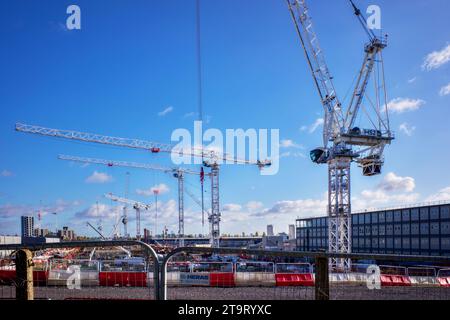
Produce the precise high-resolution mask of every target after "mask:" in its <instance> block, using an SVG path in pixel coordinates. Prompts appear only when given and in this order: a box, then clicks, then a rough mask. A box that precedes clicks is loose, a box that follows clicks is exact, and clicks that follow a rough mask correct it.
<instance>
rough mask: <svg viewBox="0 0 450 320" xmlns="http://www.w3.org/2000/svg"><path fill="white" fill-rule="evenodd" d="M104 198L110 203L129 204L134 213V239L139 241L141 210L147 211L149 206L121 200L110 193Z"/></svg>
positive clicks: (124, 199)
mask: <svg viewBox="0 0 450 320" xmlns="http://www.w3.org/2000/svg"><path fill="white" fill-rule="evenodd" d="M104 196H105V198H107V199H110V200H112V201H116V202H120V203H124V204H129V205H132V206H133V209H134V210H135V211H136V239H138V240H140V239H141V210H149V209H150V204H146V203H142V202H139V201H135V200H131V199H127V198H122V197H118V196H115V195H113V194H112V193H106V194H105V195H104Z"/></svg>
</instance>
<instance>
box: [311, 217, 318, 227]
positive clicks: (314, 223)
mask: <svg viewBox="0 0 450 320" xmlns="http://www.w3.org/2000/svg"><path fill="white" fill-rule="evenodd" d="M312 226H313V227H317V219H313V221H312Z"/></svg>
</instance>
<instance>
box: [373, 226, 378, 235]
mask: <svg viewBox="0 0 450 320" xmlns="http://www.w3.org/2000/svg"><path fill="white" fill-rule="evenodd" d="M377 235H378V225H372V236H377Z"/></svg>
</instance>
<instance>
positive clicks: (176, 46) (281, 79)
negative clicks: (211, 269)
mask: <svg viewBox="0 0 450 320" xmlns="http://www.w3.org/2000/svg"><path fill="white" fill-rule="evenodd" d="M357 3H358V5H359V6H360V7H361V8H362V9H363V10H364V9H365V8H367V6H369V5H371V4H377V5H379V6H380V7H381V10H382V26H383V29H384V31H385V32H387V33H388V34H389V47H388V48H387V49H386V50H385V55H384V58H385V64H386V77H387V86H388V95H389V100H390V101H392V104H393V105H395V107H396V110H397V112H394V113H392V114H391V127H392V129H393V130H394V131H395V132H396V137H397V139H396V140H395V142H394V144H393V145H392V146H390V147H388V148H387V149H386V152H385V156H386V164H385V166H384V173H383V174H382V175H381V176H377V177H373V178H366V177H362V175H361V174H360V170H359V169H358V168H356V167H354V168H353V169H354V170H353V175H352V179H353V182H352V183H353V185H352V187H353V190H352V191H353V198H354V201H353V204H354V208H355V209H361V208H364V207H367V206H370V207H385V206H389V205H406V204H408V203H413V202H421V201H428V200H446V199H450V188H449V187H450V172H449V171H448V170H445V163H446V159H448V158H449V156H450V151H449V150H450V148H449V142H448V137H449V136H450V129H449V127H448V118H449V116H450V110H449V102H450V95H449V94H448V93H449V92H450V89H447V90H446V89H445V88H446V87H447V86H448V85H449V84H450V75H449V70H450V69H449V68H450V63H448V62H449V60H450V47H449V45H450V34H449V30H450V21H449V20H448V17H447V15H448V14H447V12H448V10H449V9H450V4H449V3H448V1H446V0H433V1H419V0H414V1H408V2H406V1H379V0H376V1H365V0H359V1H357ZM70 4H77V5H79V6H80V8H81V19H82V20H81V26H82V29H81V30H72V31H70V30H67V29H66V28H65V21H66V18H67V16H68V15H67V14H66V8H67V6H69V5H70ZM310 7H311V15H312V17H313V20H314V22H315V28H316V32H317V33H318V36H319V38H320V42H321V45H322V47H323V50H324V52H325V55H326V58H327V63H328V65H329V68H330V70H331V72H332V74H333V75H334V77H335V85H336V87H337V90H338V94H339V95H341V96H343V95H344V94H345V92H347V90H348V89H349V88H350V84H351V83H352V80H353V78H354V76H355V74H356V72H357V71H358V68H359V66H360V64H361V61H362V58H363V50H362V49H363V45H364V43H365V41H366V40H367V39H366V36H365V34H364V32H363V31H362V29H361V27H360V25H359V23H358V22H357V20H356V19H355V17H354V16H353V12H352V10H351V8H350V7H349V5H348V3H347V2H346V1H326V0H317V1H310ZM201 10H202V56H203V80H204V82H203V92H204V115H205V118H207V119H208V120H209V122H208V124H207V127H209V128H219V129H222V130H224V129H226V128H245V129H247V128H256V129H258V128H269V129H270V128H276V129H280V138H281V139H282V140H291V141H292V143H289V142H288V141H285V142H284V144H285V145H286V148H283V149H282V151H281V152H283V153H285V155H286V156H285V157H283V158H282V159H281V164H280V171H279V173H278V174H277V175H275V176H260V175H259V172H258V170H257V169H256V168H253V167H246V166H224V167H223V168H222V170H221V177H220V178H221V179H220V182H221V204H222V214H223V223H222V232H223V233H231V234H235V233H241V232H246V233H250V232H255V231H260V232H262V231H264V229H265V226H266V225H267V224H274V225H275V230H276V231H277V232H280V231H287V226H288V224H290V223H294V221H295V218H296V217H297V216H300V217H306V216H316V215H319V214H325V207H324V205H325V204H326V202H325V194H326V182H327V170H326V167H324V166H317V165H315V164H313V163H311V161H310V160H309V159H308V158H307V157H303V155H307V154H308V152H309V150H310V149H311V148H314V147H316V146H319V145H320V144H321V127H320V126H319V127H317V129H316V130H315V131H312V130H310V129H312V128H313V127H314V126H313V124H314V123H316V122H317V121H318V119H320V118H322V116H323V115H322V107H321V106H320V103H319V99H318V97H317V93H316V91H315V89H314V87H313V82H312V79H311V76H310V74H309V71H308V69H307V65H306V62H305V60H304V56H303V53H302V51H301V47H300V43H299V41H298V38H297V35H296V33H295V29H294V26H293V24H292V21H291V18H290V15H289V12H288V10H287V7H286V4H285V2H284V1H282V0H266V1H264V3H261V1H256V0H239V1H238V0H231V1H230V0H227V1H225V0H222V1H219V0H210V1H201ZM195 27H196V25H195V1H191V0H189V1H188V0H174V1H169V2H168V1H160V0H151V1H148V0H147V1H140V0H136V1H132V2H130V1H124V0H120V1H119V0H115V1H103V0H95V1H82V0H77V1H70V2H69V1H51V0H43V1H39V2H36V1H33V2H31V1H24V0H18V1H2V2H1V4H0V37H1V39H2V42H3V43H4V47H3V50H1V51H0V68H1V70H2V72H1V76H0V105H1V108H2V117H0V130H1V131H0V147H1V150H2V152H1V154H2V157H1V158H0V173H1V174H0V234H14V233H17V232H19V227H20V226H19V216H20V215H22V214H36V212H37V210H39V209H41V210H42V212H43V220H42V222H41V223H42V225H43V226H47V227H49V228H51V229H54V228H55V223H56V221H55V217H54V216H53V215H50V214H48V213H49V212H53V211H57V212H58V225H59V227H61V226H62V225H63V224H64V225H69V226H70V227H73V228H75V230H76V231H77V232H79V233H83V234H92V232H91V231H90V230H88V229H87V227H86V226H85V222H86V221H90V222H92V223H98V221H99V217H102V221H103V222H102V223H103V226H104V230H106V231H105V233H110V232H111V225H112V223H113V220H114V219H115V216H116V211H115V208H114V206H115V205H114V204H113V203H111V202H109V201H108V200H106V199H104V198H103V197H102V194H103V193H106V192H113V193H116V194H119V195H123V194H124V190H125V184H126V183H125V180H126V178H125V176H126V172H127V171H129V172H130V173H131V175H130V181H129V197H130V198H133V199H136V200H140V201H147V202H153V197H151V196H150V197H149V196H146V195H145V194H146V193H145V192H144V193H143V192H137V190H138V189H139V190H141V191H142V190H150V189H151V188H152V187H154V186H155V185H160V184H164V185H165V187H164V188H165V189H166V190H167V192H164V193H163V194H162V195H161V197H160V202H161V210H162V211H161V212H160V215H161V217H160V218H159V226H158V229H160V227H162V225H167V226H168V228H169V230H173V231H176V230H177V227H176V221H177V220H176V219H177V206H176V202H175V200H176V180H175V179H173V178H171V177H170V176H167V175H165V174H164V173H161V172H152V171H137V170H131V169H128V170H127V169H123V168H104V167H98V166H93V165H90V166H81V165H79V164H72V163H68V162H63V161H60V160H57V159H56V156H57V154H59V153H63V154H70V155H78V156H87V157H97V158H104V159H117V160H128V161H139V162H149V163H155V164H160V165H170V158H169V156H167V155H164V154H161V155H157V156H155V155H151V154H148V153H147V152H145V151H136V150H127V149H121V148H114V147H108V146H100V145H91V144H86V143H78V142H70V141H63V140H58V139H52V138H44V137H37V136H32V135H26V134H20V133H17V132H15V131H14V124H15V123H16V122H24V123H30V124H38V125H42V126H46V127H52V128H60V129H72V130H79V131H85V132H93V133H101V134H105V135H111V136H119V137H131V138H141V139H147V140H151V141H161V142H170V135H171V133H172V131H173V130H174V129H177V128H188V129H190V128H192V126H193V121H194V120H195V119H196V115H195V113H196V112H197V82H196V79H197V74H196V68H197V64H196V54H195V53H196V51H195V44H196V43H195ZM430 54H431V55H430ZM427 66H428V68H427ZM167 108H170V109H169V110H171V111H170V112H167V113H165V114H164V115H161V114H160V113H161V112H162V111H164V110H166V109H167ZM193 113H194V115H193ZM95 172H96V174H95ZM89 177H91V179H89ZM188 187H189V188H190V189H191V190H192V192H193V193H195V194H197V195H199V189H198V188H199V183H198V178H197V177H189V178H188ZM206 196H207V197H209V193H207V194H206ZM96 201H98V202H99V210H98V211H97V210H96V206H95V203H96ZM186 211H187V212H186V215H187V219H186V226H185V230H186V232H187V233H201V232H202V231H203V232H207V230H208V228H207V226H206V227H205V228H204V229H202V226H201V224H200V222H199V221H200V215H199V210H198V208H197V206H196V204H195V203H194V202H192V201H190V200H189V198H187V202H186ZM130 214H131V213H130ZM133 222H134V221H131V222H130V227H129V228H130V230H134V228H133V226H134V225H133ZM143 225H145V226H146V227H148V228H150V229H152V230H153V228H154V212H148V213H146V214H145V221H144V223H143Z"/></svg>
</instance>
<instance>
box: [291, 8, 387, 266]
mask: <svg viewBox="0 0 450 320" xmlns="http://www.w3.org/2000/svg"><path fill="white" fill-rule="evenodd" d="M286 1H287V4H288V7H289V11H290V13H291V16H292V20H293V22H294V25H295V28H296V31H297V34H298V36H299V38H300V42H301V44H302V47H303V50H304V53H305V56H306V61H307V63H308V66H309V69H310V71H311V74H312V76H313V80H314V84H315V87H316V89H317V91H318V93H319V97H320V101H321V103H322V106H323V108H324V125H323V146H322V147H320V148H317V149H315V150H313V151H311V153H310V156H311V160H312V161H313V162H315V163H317V164H325V163H326V164H328V217H329V218H328V249H329V251H330V252H333V253H336V252H337V253H350V252H351V246H352V244H351V197H350V167H351V163H352V162H356V163H357V164H358V166H360V167H361V168H362V173H363V175H364V176H373V175H377V174H380V173H381V167H382V166H383V164H384V158H383V151H384V148H385V146H386V145H388V144H390V143H391V142H392V140H393V139H394V135H393V133H392V132H391V130H390V126H389V115H388V104H387V95H386V87H385V79H384V62H383V55H382V51H383V50H384V49H385V48H386V46H387V41H386V40H387V39H386V38H387V37H386V36H380V37H378V36H377V35H376V34H375V33H374V31H373V30H372V29H370V28H369V27H368V26H367V23H366V20H365V19H364V17H363V14H362V13H361V11H360V10H359V9H358V8H357V7H356V6H355V4H354V3H353V2H352V1H350V2H351V5H352V7H353V9H354V13H355V15H356V16H357V17H358V19H359V21H360V22H361V24H362V26H363V28H364V30H365V32H366V33H367V35H368V36H369V42H368V43H367V44H366V45H365V46H364V59H363V63H362V67H361V68H360V70H359V72H358V74H357V77H356V86H355V87H354V90H353V94H352V95H351V98H350V102H349V104H348V106H347V108H346V110H344V109H343V106H342V104H341V102H340V100H339V99H338V96H337V94H336V90H335V87H334V84H333V77H332V76H331V74H330V72H329V70H328V67H327V64H326V62H325V57H324V54H323V51H322V49H321V47H320V44H319V41H318V38H317V35H316V33H315V31H314V27H313V23H312V20H311V17H310V14H309V8H308V5H307V4H306V1H305V0H286ZM371 77H372V78H373V81H374V89H373V92H372V96H373V97H374V98H371V97H370V96H369V93H368V84H369V81H370V79H371ZM350 263H351V261H350V260H349V259H331V261H330V265H331V267H332V268H334V269H342V270H349V268H350Z"/></svg>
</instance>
